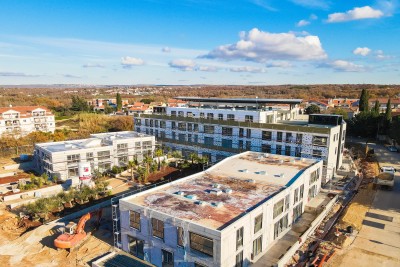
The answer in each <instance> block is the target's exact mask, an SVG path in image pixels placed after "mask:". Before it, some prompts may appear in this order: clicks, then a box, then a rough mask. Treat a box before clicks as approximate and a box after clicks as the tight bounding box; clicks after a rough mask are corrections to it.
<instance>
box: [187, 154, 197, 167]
mask: <svg viewBox="0 0 400 267" xmlns="http://www.w3.org/2000/svg"><path fill="white" fill-rule="evenodd" d="M189 158H190V159H191V160H192V165H193V164H194V161H195V160H196V161H197V160H198V159H199V157H198V156H197V154H196V153H190V155H189Z"/></svg>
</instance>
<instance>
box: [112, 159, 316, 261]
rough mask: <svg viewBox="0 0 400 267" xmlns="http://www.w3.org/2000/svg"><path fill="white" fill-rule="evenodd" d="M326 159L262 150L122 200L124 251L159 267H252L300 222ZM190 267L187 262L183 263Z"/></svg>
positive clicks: (226, 160) (225, 161) (313, 194)
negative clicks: (250, 266) (294, 224)
mask: <svg viewBox="0 0 400 267" xmlns="http://www.w3.org/2000/svg"><path fill="white" fill-rule="evenodd" d="M321 173H322V161H320V160H314V159H300V158H294V157H288V156H282V155H271V154H265V153H259V152H244V153H241V154H238V155H235V156H232V157H229V158H226V159H224V160H222V161H221V162H219V163H217V164H216V165H214V166H212V167H211V168H209V169H207V171H205V172H201V173H197V174H194V175H191V176H188V177H186V178H183V179H180V180H176V181H174V182H171V183H168V184H165V185H162V186H159V187H156V188H154V189H150V190H147V191H144V192H141V193H138V194H135V195H132V196H129V197H126V198H123V199H121V200H120V202H119V209H120V224H121V231H120V234H121V245H122V249H123V250H124V251H126V252H129V253H131V254H133V255H134V256H136V257H139V258H141V259H145V260H147V261H149V262H151V263H152V264H154V265H156V266H160V267H161V266H190V267H191V266H196V267H197V266H207V267H212V266H227V267H232V266H238V267H239V266H249V265H251V263H255V262H257V261H258V260H259V259H260V258H261V257H262V256H263V255H264V254H265V253H266V252H267V250H268V249H269V248H270V247H271V246H272V245H273V244H274V243H275V242H276V241H277V240H278V239H280V238H281V237H282V236H283V235H284V234H285V233H287V232H288V231H289V230H290V227H291V225H292V224H293V223H294V222H295V221H296V220H298V218H299V217H301V215H302V213H303V211H304V207H305V205H306V204H307V203H308V202H309V201H310V200H311V199H312V198H314V197H315V196H316V195H317V194H318V193H319V190H320V188H321V179H322V174H321ZM183 263H184V264H183Z"/></svg>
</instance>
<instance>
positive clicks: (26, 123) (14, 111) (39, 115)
mask: <svg viewBox="0 0 400 267" xmlns="http://www.w3.org/2000/svg"><path fill="white" fill-rule="evenodd" d="M55 127H56V124H55V120H54V115H53V114H52V113H51V111H50V110H48V109H47V108H45V107H41V106H16V107H13V106H10V107H3V108H0V136H1V135H14V136H24V135H27V134H29V133H31V132H34V131H42V132H52V133H53V132H54V130H55Z"/></svg>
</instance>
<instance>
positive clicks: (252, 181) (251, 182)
mask: <svg viewBox="0 0 400 267" xmlns="http://www.w3.org/2000/svg"><path fill="white" fill-rule="evenodd" d="M246 182H248V183H250V184H254V183H256V181H255V180H253V179H248V180H246Z"/></svg>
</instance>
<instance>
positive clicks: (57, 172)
mask: <svg viewBox="0 0 400 267" xmlns="http://www.w3.org/2000/svg"><path fill="white" fill-rule="evenodd" d="M154 148H155V138H154V136H149V135H145V134H140V133H136V132H115V133H102V134H92V135H91V138H88V139H81V140H72V141H62V142H50V143H40V144H36V145H35V152H34V161H35V164H36V169H37V171H38V172H39V173H44V172H46V173H47V174H48V175H49V176H50V177H52V176H56V177H58V178H59V179H60V180H66V179H72V178H77V177H78V176H79V163H81V162H89V163H90V164H91V169H92V170H95V169H97V170H99V171H101V172H103V171H106V170H109V169H111V168H112V167H113V166H126V164H127V163H128V161H129V160H133V159H134V157H137V158H138V160H139V161H140V160H141V159H142V157H143V155H145V154H147V153H153V152H154Z"/></svg>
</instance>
